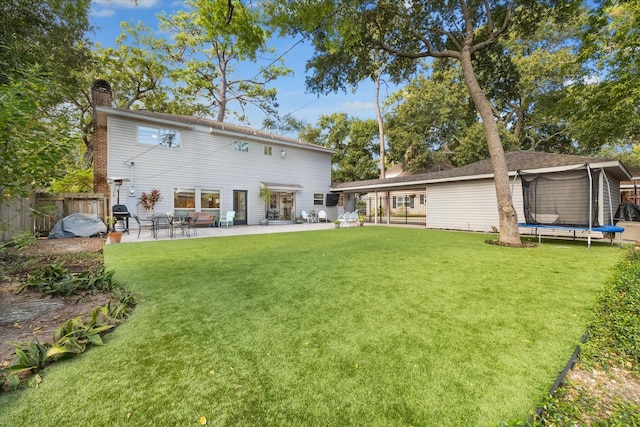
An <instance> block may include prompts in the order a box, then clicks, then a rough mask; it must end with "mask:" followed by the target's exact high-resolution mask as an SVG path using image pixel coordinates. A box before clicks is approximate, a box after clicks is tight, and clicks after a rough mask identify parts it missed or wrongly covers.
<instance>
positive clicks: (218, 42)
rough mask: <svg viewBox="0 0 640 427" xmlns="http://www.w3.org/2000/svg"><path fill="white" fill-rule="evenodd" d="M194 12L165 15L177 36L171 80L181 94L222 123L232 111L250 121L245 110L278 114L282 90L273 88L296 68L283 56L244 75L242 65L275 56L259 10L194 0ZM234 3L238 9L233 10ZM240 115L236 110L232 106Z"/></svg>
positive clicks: (164, 21)
mask: <svg viewBox="0 0 640 427" xmlns="http://www.w3.org/2000/svg"><path fill="white" fill-rule="evenodd" d="M186 4H187V6H188V7H189V8H190V9H188V10H182V11H179V12H176V13H174V14H173V15H170V16H160V26H161V28H162V29H163V30H165V31H168V32H169V33H171V35H172V37H173V42H172V45H171V46H170V57H171V59H172V73H171V77H172V78H173V79H174V81H176V82H179V83H180V84H179V85H178V86H177V90H179V91H182V92H183V93H184V94H187V95H188V96H192V97H193V98H194V99H198V100H200V101H201V102H203V103H205V106H206V107H207V108H208V109H209V110H210V113H211V115H213V116H214V117H215V119H216V120H217V121H219V122H222V121H224V120H225V118H226V117H227V115H228V114H229V113H233V114H235V115H236V116H237V117H238V119H239V120H241V121H247V120H248V119H247V116H246V111H245V107H246V106H247V104H252V105H254V106H256V107H258V108H259V109H260V110H262V111H263V112H265V113H266V114H268V115H272V114H275V108H276V107H277V103H276V89H275V88H269V87H268V85H269V84H270V83H271V82H273V81H274V80H275V79H277V78H278V77H281V76H284V75H287V74H289V73H290V70H289V69H287V68H285V67H284V66H283V65H282V58H274V60H273V61H272V62H271V64H270V65H268V66H266V67H264V68H261V69H260V70H256V69H255V68H254V67H245V68H250V69H252V71H250V72H249V73H247V72H246V71H245V72H244V73H242V67H241V66H242V64H243V63H249V62H255V61H256V60H257V59H258V58H259V56H265V57H266V56H273V49H270V48H269V47H268V46H267V40H268V39H269V37H270V33H269V32H268V31H267V29H266V27H265V26H264V25H263V24H262V18H261V15H260V13H259V12H258V11H257V10H253V9H250V8H249V7H248V6H246V5H244V4H243V3H242V2H240V1H238V0H229V1H228V2H226V1H220V0H217V1H211V0H190V1H187V2H186ZM230 5H231V6H232V7H230ZM232 103H233V104H235V105H238V106H239V107H240V111H236V110H231V109H230V108H229V107H230V105H231V104H232Z"/></svg>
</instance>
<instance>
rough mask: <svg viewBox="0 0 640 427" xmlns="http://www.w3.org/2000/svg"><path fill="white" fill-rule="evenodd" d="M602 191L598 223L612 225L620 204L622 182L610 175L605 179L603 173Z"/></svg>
mask: <svg viewBox="0 0 640 427" xmlns="http://www.w3.org/2000/svg"><path fill="white" fill-rule="evenodd" d="M600 189H601V191H600V192H599V193H598V194H600V195H601V196H600V200H599V206H600V209H599V210H600V212H599V213H598V215H599V216H598V221H599V222H600V225H612V224H613V217H614V216H615V214H616V210H617V209H618V205H619V204H620V181H618V180H616V179H615V178H612V177H610V176H608V175H607V176H606V177H605V173H604V172H603V173H602V174H601V176H600Z"/></svg>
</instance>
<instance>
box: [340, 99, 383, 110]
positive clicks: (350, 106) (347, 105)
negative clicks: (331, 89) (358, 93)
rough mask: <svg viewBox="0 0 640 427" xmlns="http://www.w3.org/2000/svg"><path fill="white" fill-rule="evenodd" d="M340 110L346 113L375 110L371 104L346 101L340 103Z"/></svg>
mask: <svg viewBox="0 0 640 427" xmlns="http://www.w3.org/2000/svg"><path fill="white" fill-rule="evenodd" d="M340 108H342V109H345V110H347V111H370V110H374V109H375V108H376V104H375V103H373V102H362V101H347V102H342V103H340Z"/></svg>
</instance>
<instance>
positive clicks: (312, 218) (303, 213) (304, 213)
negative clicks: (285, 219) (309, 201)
mask: <svg viewBox="0 0 640 427" xmlns="http://www.w3.org/2000/svg"><path fill="white" fill-rule="evenodd" d="M300 216H302V219H303V220H306V221H307V223H309V224H310V223H312V222H316V217H315V216H313V215H311V214H310V213H308V212H307V211H301V212H300Z"/></svg>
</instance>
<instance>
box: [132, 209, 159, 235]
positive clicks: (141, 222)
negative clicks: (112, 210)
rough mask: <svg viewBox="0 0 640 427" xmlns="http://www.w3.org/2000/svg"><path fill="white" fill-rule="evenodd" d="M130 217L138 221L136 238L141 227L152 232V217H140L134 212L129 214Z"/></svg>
mask: <svg viewBox="0 0 640 427" xmlns="http://www.w3.org/2000/svg"><path fill="white" fill-rule="evenodd" d="M131 218H133V219H135V220H136V222H137V223H138V239H139V238H140V232H141V231H142V229H143V228H144V229H147V230H150V231H151V235H153V234H154V230H153V229H154V226H153V218H142V219H140V217H139V216H138V215H136V214H131Z"/></svg>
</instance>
